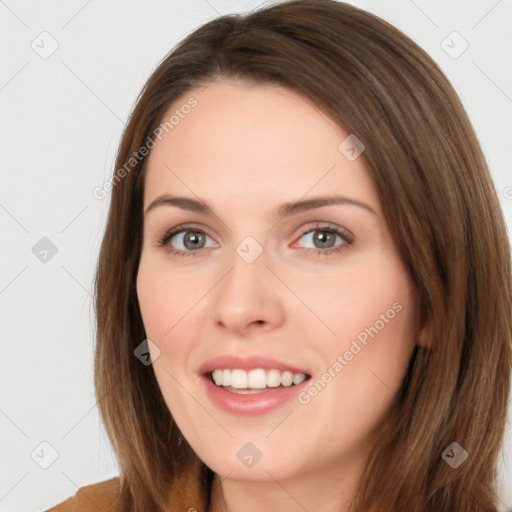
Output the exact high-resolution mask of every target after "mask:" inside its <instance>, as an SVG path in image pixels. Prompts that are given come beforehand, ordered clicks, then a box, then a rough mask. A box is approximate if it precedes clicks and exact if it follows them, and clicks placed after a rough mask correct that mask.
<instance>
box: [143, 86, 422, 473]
mask: <svg viewBox="0 0 512 512" xmlns="http://www.w3.org/2000/svg"><path fill="white" fill-rule="evenodd" d="M192 96H193V97H194V98H195V99H196V100H197V105H195V107H194V108H186V109H185V108H184V109H181V106H182V105H185V104H186V103H187V100H188V99H190V98H191V97H192ZM176 109H179V110H180V112H181V113H182V115H180V116H179V122H178V123H176V124H174V126H173V128H172V130H168V133H165V132H164V135H163V137H162V139H161V141H156V142H157V145H156V147H154V149H153V150H152V152H151V153H150V155H149V157H148V158H149V161H148V162H147V164H148V167H147V175H146V181H145V195H144V212H145V220H144V243H143V249H142V255H141V260H140V267H139V271H138V276H137V293H138V298H139V302H140V308H141V312H142V317H143V321H144V326H145V330H146V334H147V337H148V339H149V340H151V343H150V344H149V345H150V350H151V354H152V356H153V369H154V372H155V375H156V378H157V380H158V384H159V386H160V389H161V391H162V394H163V397H164V399H165V401H166V404H167V406H168V407H169V410H170V412H171V414H172V416H173V417H174V419H175V421H176V423H177V424H178V426H179V428H180V429H181V431H182V432H183V435H184V436H185V438H186V439H187V441H188V442H189V443H190V445H191V446H192V448H193V449H194V450H195V452H196V453H197V454H198V456H199V457H200V458H201V459H202V460H203V461H204V462H205V463H206V464H207V465H208V466H209V467H210V468H211V469H213V470H214V471H215V472H216V473H218V474H221V475H228V474H229V478H231V479H235V480H237V479H239V480H242V479H243V480H259V481H263V480H269V481H270V480H271V479H272V478H275V479H277V480H278V481H281V480H284V479H286V478H291V477H293V476H295V475H298V474H299V473H300V474H307V473H308V472H316V473H315V474H319V471H320V470H324V471H325V470H326V469H330V470H331V469H333V468H337V469H338V468H340V469H341V468H342V467H343V466H346V467H349V468H352V469H354V468H355V467H356V466H354V464H357V465H361V464H363V460H364V457H366V456H367V455H368V451H369V450H371V443H372V440H373V439H374V436H375V433H376V432H375V429H376V428H377V423H378V421H379V419H380V418H381V417H382V415H383V414H384V412H385V411H386V410H387V409H388V407H389V406H390V404H391V401H392V400H393V397H394V395H395V394H396V392H397V390H398V389H399V387H400V385H401V383H402V380H403V377H404V375H405V372H406V369H407V365H408V362H409V359H410V356H411V353H412V350H413V348H414V344H415V342H416V341H415V340H414V339H413V326H414V319H415V305H414V295H413V288H412V283H411V281H410V279H409V276H408V274H407V273H406V270H405V268H404V266H403V263H402V261H401V259H400V257H399V254H398V252H397V249H396V247H395V245H394V243H393V241H392V239H391V236H390V233H389V231H388V228H387V226H386V224H385V221H384V218H383V213H382V209H381V205H380V203H379V200H378V197H377V194H376V190H375V188H374V185H373V183H372V180H371V179H370V176H369V173H368V172H367V170H366V168H365V163H364V152H363V153H362V155H361V156H359V157H357V155H358V153H359V151H360V150H361V149H362V148H361V146H360V145H354V141H353V139H352V137H350V138H349V139H347V140H345V139H346V138H347V136H349V134H348V133H346V132H345V131H344V130H342V129H341V128H340V127H338V126H337V125H336V124H335V123H334V122H333V121H332V120H331V119H329V118H328V117H327V116H326V115H325V114H324V113H323V112H322V111H320V110H319V109H318V108H316V107H315V106H313V105H312V104H311V103H310V102H309V101H308V100H307V99H305V98H304V97H302V96H300V95H297V94H296V93H294V92H291V91H289V90H288V89H285V88H281V87H278V86H275V85H272V86H261V85H258V86H249V85H245V84H240V83H238V82H233V81H226V80H219V81H216V82H213V83H211V84H210V85H209V86H208V87H207V88H206V89H204V90H203V89H199V88H198V89H195V90H193V91H191V92H190V93H187V94H185V95H184V96H183V97H182V98H181V99H180V100H179V101H177V102H176V103H175V105H173V107H172V109H170V110H169V114H168V115H166V116H165V119H166V120H167V119H168V118H169V117H170V115H171V114H172V113H173V112H174V111H175V110H176ZM183 112H188V113H187V114H184V113H183ZM176 119H178V118H176ZM363 142H364V141H363ZM340 144H341V145H340ZM351 148H352V149H351ZM162 196H168V197H167V199H169V198H170V197H171V196H172V197H173V198H183V199H179V200H178V199H174V202H171V201H170V200H168V201H167V202H166V201H165V200H162ZM157 198H160V201H159V202H158V203H155V202H154V201H155V200H156V199H157ZM320 198H322V200H320ZM335 198H344V199H339V201H337V202H334V199H335ZM327 199H329V200H330V201H332V202H331V203H330V204H328V203H327ZM199 203H200V204H203V205H207V206H208V208H206V207H204V206H203V207H201V208H199V207H198V206H197V205H198V204H199ZM151 205H153V207H151V208H150V206H151ZM179 225H182V226H181V227H180V228H179V229H178V230H177V232H176V233H175V234H174V235H172V236H171V237H167V241H166V242H165V244H164V245H162V246H159V245H158V242H159V241H160V240H161V239H163V238H165V235H166V233H167V232H168V231H169V230H170V229H171V228H174V227H176V226H179ZM175 251H176V252H175ZM141 342H142V340H141ZM215 358H222V359H218V360H217V361H215V360H214V359H215ZM213 370H216V371H215V372H214V374H215V378H216V379H220V378H221V377H222V378H226V379H230V380H229V381H227V380H226V381H220V380H218V382H219V383H221V384H222V382H223V383H224V384H229V383H230V384H232V385H231V386H230V387H227V386H224V387H223V386H221V387H219V386H217V385H216V384H214V383H213V381H212V377H211V371H213ZM228 370H229V371H228ZM251 370H252V371H251ZM290 372H291V373H290ZM304 376H305V380H303V379H304ZM290 384H291V385H290ZM259 386H263V387H259ZM247 387H250V388H251V391H250V392H244V390H245V388H247ZM245 391H246V390H245ZM270 475H271V476H270Z"/></svg>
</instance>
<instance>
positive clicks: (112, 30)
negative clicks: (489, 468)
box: [0, 0, 512, 512]
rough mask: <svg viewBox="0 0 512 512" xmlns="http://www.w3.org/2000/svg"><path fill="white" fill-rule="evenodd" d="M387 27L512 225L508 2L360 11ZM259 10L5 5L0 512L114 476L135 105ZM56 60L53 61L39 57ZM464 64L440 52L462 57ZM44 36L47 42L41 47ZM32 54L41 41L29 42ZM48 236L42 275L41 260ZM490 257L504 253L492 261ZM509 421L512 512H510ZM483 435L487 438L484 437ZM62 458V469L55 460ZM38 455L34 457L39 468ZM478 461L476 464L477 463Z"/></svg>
mask: <svg viewBox="0 0 512 512" xmlns="http://www.w3.org/2000/svg"><path fill="white" fill-rule="evenodd" d="M350 3H353V4H354V5H357V6H359V7H363V8H365V9H367V10H369V11H371V12H374V13H375V14H377V15H379V16H381V17H382V18H384V19H386V20H388V21H390V22H391V23H392V24H393V25H395V26H396V27H397V28H399V29H400V30H402V31H403V32H405V33H406V34H407V35H408V36H410V37H411V38H412V39H413V40H415V41H416V42H417V43H418V44H419V45H420V46H422V47H423V48H424V49H425V50H426V51H427V52H428V53H429V54H430V55H431V56H432V57H433V59H434V60H435V61H436V62H437V63H438V64H439V65H440V67H441V68H442V69H443V71H444V72H445V73H446V74H447V76H448V78H449V79H450V80H451V82H452V83H453V85H454V86H455V88H456V90H457V91H458V93H459V94H460V96H461V99H462V101H463V103H464V105H465V107H466V109H467V111H468V113H469V115H470V118H471V120H472V122H473V123H474V126H475V129H476V131H477V134H478V136H479V139H480V141H481V144H482V147H483V149H484V152H485V154H486V157H487V159H488V162H489V165H490V167H491V171H492V174H493V177H494V180H495V183H496V187H497V190H498V192H499V194H500V199H501V202H502V205H503V209H504V211H505V214H506V217H507V224H508V226H510V225H511V222H512V189H511V188H507V187H511V186H512V173H511V161H512V154H511V152H510V146H511V141H512V69H511V64H510V63H511V62H512V55H511V54H512V30H511V27H512V2H511V1H510V0H501V1H497V0H478V1H476V0H472V1H467V0H466V1H464V0H456V1H451V2H446V1H445V0H435V1H427V0H415V1H414V2H413V1H412V0H392V1H385V2H383V1H378V0H366V1H365V0H360V1H352V2H350ZM258 5H261V0H259V1H238V2H236V1H228V0H193V1H186V2H185V1H180V2H177V1H172V2H171V1H164V0H154V1H152V2H142V1H136V0H130V1H123V2H122V1H120V0H117V1H116V0H106V1H103V2H100V1H98V0H89V1H86V0H73V1H67V2H64V1H61V2H58V1H55V0H54V1H46V2H37V1H22V0H21V1H15V0H6V1H1V0H0V40H1V44H0V52H1V54H0V56H1V60H2V65H1V67H0V108H1V109H2V115H1V116H0V129H1V132H0V137H1V138H0V140H1V141H2V151H1V152H0V162H1V164H0V169H1V172H2V186H1V188H0V222H1V229H2V233H3V237H2V239H3V240H4V242H3V243H2V245H1V253H0V254H1V264H0V314H1V323H0V326H1V342H2V357H1V358H0V361H1V368H0V370H1V371H0V379H1V382H0V384H1V390H2V394H1V403H0V432H1V434H2V435H1V436H0V440H1V443H2V444H1V453H2V455H1V457H0V470H1V478H0V510H1V511H2V512H11V511H16V512H23V511H26V512H31V511H42V510H45V509H46V508H48V507H50V506H51V505H54V504H56V503H57V502H60V501H62V500H64V499H65V498H66V497H68V496H71V495H73V494H74V493H75V492H76V491H77V489H78V488H79V487H81V486H84V485H87V484H91V483H95V482H98V481H101V480H105V479H107V478H111V477H113V476H116V475H117V474H118V471H117V467H116V462H115V460H114V456H113V452H112V451H111V448H110V446H109V442H108V439H107V437H106V434H105V433H104V431H103V428H102V426H101V423H100V421H99V416H98V409H97V407H96V403H95V398H94V389H93V381H92V375H93V373H92V367H93V347H94V339H93V326H94V316H93V310H92V301H91V298H92V297H91V292H92V283H93V273H94V269H95V265H96V259H97V256H98V252H99V246H100V242H101V237H102V233H103V229H104V226H105V222H106V213H107V208H108V201H109V196H107V197H106V198H105V199H103V200H98V199H95V198H94V197H93V195H92V190H93V189H94V187H96V186H98V185H101V184H103V182H104V181H106V180H108V179H109V177H110V176H111V174H112V171H113V167H114V158H115V154H116V151H117V145H118V143H119V140H120V136H121V133H122V129H123V127H124V125H125V122H126V119H127V118H128V115H129V113H130V111H131V109H132V107H133V105H134V102H135V98H136V95H137V94H138V93H139V91H140V89H141V88H142V86H143V84H144V82H145V81H146V79H147V78H148V77H149V75H150V74H151V72H152V71H153V70H154V68H155V66H156V65H157V64H158V63H159V62H160V60H161V59H162V58H163V57H164V56H165V55H166V54H167V53H168V52H169V51H170V50H171V49H172V48H173V47H174V46H175V45H176V44H177V43H178V42H179V41H180V40H181V39H183V37H184V36H185V35H187V34H188V33H190V32H191V31H193V30H194V29H195V28H197V27H198V26H200V25H201V24H203V23H205V22H206V21H208V20H210V19H212V18H214V17H217V16H219V15H221V14H228V13H238V12H246V11H249V10H252V9H254V8H255V7H256V6H258ZM44 31H46V32H48V33H49V34H51V38H53V39H54V40H56V41H57V43H58V48H57V49H56V51H55V52H54V53H53V54H52V55H50V56H49V57H48V58H46V59H43V58H41V57H40V55H39V54H38V53H36V51H35V50H34V49H32V47H31V45H34V46H36V45H39V48H41V49H39V51H40V52H42V51H43V49H42V46H43V44H44V47H45V49H46V50H48V49H49V48H51V46H50V45H51V38H50V36H44V35H43V36H40V34H41V33H42V32H44ZM453 31H457V32H458V33H459V34H460V36H462V38H463V39H464V40H466V41H467V43H468V44H469V47H468V49H467V50H466V51H465V52H464V53H462V55H460V56H459V57H458V58H452V56H450V55H448V54H447V53H446V51H445V49H443V43H442V42H443V41H447V43H446V42H445V43H444V45H446V44H449V45H451V46H453V47H454V50H452V52H454V51H459V50H460V49H461V48H462V47H461V46H460V44H463V41H462V39H460V38H458V39H457V37H458V36H455V37H456V39H453V37H454V36H450V37H451V39H446V38H447V36H449V35H450V34H451V33H452V32H453ZM42 38H46V39H44V42H41V40H42ZM33 41H34V43H33ZM42 237H48V238H49V239H50V240H51V241H52V242H53V244H55V246H56V248H57V253H56V254H55V255H54V256H53V257H52V258H50V259H49V261H47V262H46V263H43V262H41V261H40V260H39V259H38V258H37V257H36V256H35V255H34V254H33V252H32V247H33V246H34V245H35V244H36V243H37V242H38V241H39V240H40V239H41V238H42ZM489 250H493V248H489ZM510 417H511V412H510V409H509V427H508V433H507V444H506V447H505V450H504V456H505V457H506V458H505V462H506V463H507V465H506V466H501V475H502V480H503V482H504V484H503V489H502V494H501V499H502V502H503V509H502V510H506V509H511V510H512V462H510V460H509V459H510V454H511V453H512V446H511V445H512V442H511V437H512V433H511V430H510V423H511V422H510ZM482 435H484V433H482ZM43 441H45V442H47V443H49V444H50V445H51V446H52V447H53V448H54V449H55V450H56V452H57V453H58V457H57V459H56V460H55V462H54V463H53V464H51V465H50V466H49V467H48V468H47V469H43V468H41V467H40V466H39V465H38V464H36V462H34V460H33V459H32V458H31V453H33V452H34V450H36V451H35V454H36V455H37V454H39V458H38V460H39V461H40V462H41V463H45V462H46V463H47V464H48V463H49V462H51V455H52V449H50V448H49V447H48V446H46V445H43V446H40V443H42V442H43ZM36 455H35V456H34V457H35V458H37V456H36ZM469 457H471V454H469Z"/></svg>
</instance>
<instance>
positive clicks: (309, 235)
mask: <svg viewBox="0 0 512 512" xmlns="http://www.w3.org/2000/svg"><path fill="white" fill-rule="evenodd" d="M207 238H209V239H210V240H211V237H210V236H208V234H207V233H205V231H204V230H203V229H202V228H201V227H200V226H198V225H183V224H180V225H179V226H175V227H173V228H171V229H169V230H168V231H166V232H165V233H164V234H163V236H162V237H160V238H159V239H158V240H157V241H156V244H155V245H156V246H157V247H163V246H169V250H170V252H171V253H172V254H173V255H176V256H195V255H196V254H198V252H199V251H200V250H201V249H205V248H208V247H212V245H210V246H206V245H205V241H206V239H207ZM302 238H305V239H307V240H308V241H309V242H310V243H313V244H314V245H316V246H317V247H316V248H315V247H313V248H309V249H308V248H306V252H312V253H314V254H316V255H318V256H320V255H328V254H331V253H335V252H340V251H342V250H344V249H346V247H347V246H349V245H351V244H352V243H353V240H354V239H353V236H352V234H351V233H350V232H349V231H348V230H346V229H344V228H341V227H338V226H331V225H327V226H326V225H321V224H315V225H313V226H309V229H305V230H303V231H302V236H301V237H300V239H302ZM336 239H339V240H340V241H341V243H339V244H338V245H335V243H336ZM294 246H296V244H294V245H293V246H292V247H294Z"/></svg>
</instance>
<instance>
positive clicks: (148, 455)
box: [95, 0, 512, 512]
mask: <svg viewBox="0 0 512 512" xmlns="http://www.w3.org/2000/svg"><path fill="white" fill-rule="evenodd" d="M218 78H229V79H237V80H242V81H245V82H246V83H255V84H260V83H261V84H266V83H272V84H278V85H281V86H285V87H288V88H290V89H292V90H294V91H296V92H299V93H300V94H302V95H303V96H304V97H307V98H309V99H310V100H312V101H313V102H314V104H316V105H317V106H318V108H319V109H320V110H321V111H323V112H324V113H325V114H326V116H327V117H330V118H331V119H332V120H333V121H334V122H335V123H337V124H339V125H340V126H342V127H343V128H344V129H345V130H346V131H347V132H348V133H350V134H355V135H356V136H357V137H358V138H359V139H360V140H361V141H363V143H364V144H365V151H364V153H363V158H364V159H365V161H366V164H367V167H368V169H369V172H370V173H371V177H372V179H373V182H374V184H375V186H376V189H377V192H378V195H379V199H380V201H381V204H382V207H383V211H384V214H385V218H386V221H387V223H388V226H389V229H390V230H391V234H392V236H393V238H394V241H395V243H396V245H397V247H398V249H399V251H400V254H401V256H402V258H403V261H404V262H405V264H406V268H407V270H408V272H409V273H410V276H411V278H412V280H413V282H414V285H415V288H416V292H417V296H418V304H419V311H418V318H419V320H420V321H421V325H425V326H428V332H429V339H430V340H431V347H430V348H425V347H420V346H416V348H415V351H414V353H413V356H412V358H411V361H410V364H409V368H408V371H407V375H406V377H405V379H404V382H403V385H402V389H401V392H400V393H399V394H398V396H397V397H396V399H395V401H394V403H393V407H392V408H391V409H390V410H389V413H388V414H387V416H386V417H385V418H383V421H382V428H381V430H380V431H379V434H378V439H376V447H375V449H374V451H373V452H372V455H371V458H370V460H369V461H368V463H367V465H366V468H365V471H364V474H363V475H362V479H361V481H360V485H359V487H358V493H357V496H356V500H355V501H354V510H376V509H377V508H379V509H380V510H393V511H402V510H403V511H414V512H422V511H425V512H427V511H428V512H454V511H496V510H497V507H496V503H497V501H498V497H497V495H496V492H497V491H496V488H497V481H496V480H497V460H498V456H499V454H500V451H501V447H502V446H501V444H502V441H503V435H504V429H505V424H506V414H507V413H506V407H507V399H508V393H509V387H510V377H511V348H512V345H511V344H512V342H511V340H512V327H511V304H512V298H511V272H510V253H509V243H508V239H507V234H506V229H505V223H504V219H503V216H502V212H501V209H500V204H499V201H498V198H497V194H496V192H495V189H494V186H493V183H492V180H491V176H490V174H489V170H488V167H487V164H486V161H485V158H484V156H483V154H482V151H481V149H480V146H479V143H478V140H477V138H476V135H475V133H474V131H473V128H472V126H471V124H470V121H469V120H468V117H467V115H466V113H465V111H464V109H463V107H462V105H461V102H460V100H459V98H458V96H457V94H456V92H455V91H454V89H453V88H452V86H451V85H450V83H449V82H448V80H447V79H446V77H445V76H444V75H443V73H442V72H441V71H440V70H439V68H438V67H437V66H436V64H435V62H433V60H432V59H431V58H430V57H429V56H428V55H427V54H426V52H425V51H423V50H422V49H421V48H419V47H418V46H417V45H416V44H415V43H414V42H413V41H411V40H410V39H409V38H408V37H406V36H405V35H404V34H402V33H401V32H400V31H398V30H397V29H395V28H394V27H393V26H391V25H390V24H388V23H387V22H385V21H383V20H381V19H380V18H378V17H376V16H374V15H372V14H370V13H368V12H365V11H363V10H360V9H358V8H355V7H352V6H350V5H347V4H344V3H340V2H337V1H334V0H293V1H288V2H283V3H280V4H277V5H273V6H270V7H267V8H264V9H260V10H257V11H254V12H252V13H249V14H246V15H228V16H222V17H219V18H217V19H214V20H212V21H210V22H207V23H205V24H204V25H203V26H201V27H200V28H198V29H197V30H195V31H194V32H193V33H191V34H190V35H188V36H187V37H186V38H185V39H184V40H183V41H182V42H181V43H180V44H178V45H177V46H176V47H175V48H174V49H173V50H172V51H171V53H169V54H168V55H167V56H166V57H165V59H163V61H162V62H161V63H160V64H159V65H158V67H157V68H156V70H155V71H154V72H153V74H152V75H151V76H150V78H149V79H148V81H147V83H146V84H145V86H144V88H143V90H142V92H141V94H140V95H139V97H138V100H137V103H136V106H135V107H134V110H133V112H132V115H131V118H130V120H129V122H128V124H127V126H126V128H125V131H124V134H123V137H122V140H121V144H120V148H119V152H118V155H117V160H116V171H115V173H114V177H113V181H112V186H111V187H110V188H111V189H112V196H111V203H110V210H109V215H108V221H107V225H106V230H105V233H104V238H103V243H102V245H101V250H100V255H99V261H98V267H97V274H96V281H95V308H96V314H97V346H96V355H95V386H96V394H97V399H98V401H99V408H100V413H101V417H102V420H103V422H104V425H105V427H106V431H107V433H108V435H109V437H110V440H111V442H112V445H113V448H114V451H115V453H116V455H117V458H118V461H119V467H120V494H119V499H118V501H117V505H116V506H117V510H119V511H123V512H127V511H142V510H148V511H149V510H164V509H165V505H166V503H167V501H166V499H167V498H168V492H169V486H170V484H171V483H172V482H173V481H174V480H175V479H176V478H177V475H178V474H179V473H180V471H181V470H182V469H183V468H184V467H185V466H186V465H187V464H188V463H189V462H190V461H191V460H192V459H193V458H194V457H196V455H195V454H194V452H193V451H192V449H191V447H190V446H189V445H188V443H187V442H186V441H185V442H182V441H180V432H179V429H178V427H177V426H176V424H175V422H174V421H173V418H172V417H171V415H170V412H169V410H168V408H167V406H166V404H165V402H164V400H163V397H162V394H161V392H160V390H159V387H158V384H157V382H156V378H155V376H154V373H153V371H152V367H151V366H145V365H143V364H141V362H140V361H139V360H138V359H137V358H136V357H135V356H134V350H135V348H136V347H137V346H138V345H139V344H140V343H141V342H142V341H143V340H144V339H145V338H146V335H145V331H144V327H143V323H142V318H141V313H140V310H139V305H138V300H137V294H136V288H135V282H136V276H137V269H138V262H139V258H140V254H141V247H142V232H143V231H142V230H143V215H142V204H143V192H144V163H145V162H146V161H147V158H137V159H136V162H135V161H132V162H131V163H130V167H126V162H128V161H130V158H131V157H132V156H133V155H134V154H137V155H140V153H139V152H140V149H141V148H142V147H143V146H144V145H146V144H148V141H149V140H150V139H151V137H153V138H154V135H153V134H154V132H155V130H156V129H157V128H158V126H159V124H160V123H161V122H162V121H163V116H164V114H165V113H166V112H167V111H168V109H169V108H170V107H171V106H172V105H173V104H174V103H175V102H176V100H177V99H179V98H180V97H186V93H187V92H189V91H191V90H192V89H194V88H196V87H198V86H201V85H205V84H207V83H208V82H211V81H212V80H214V79H218ZM340 142H341V141H340ZM132 164H133V165H132ZM122 168H124V172H121V169H122ZM419 326H420V325H418V327H419ZM453 442H456V443H458V445H460V446H461V447H462V448H463V449H464V450H465V451H466V452H467V453H468V459H467V460H466V461H465V462H463V463H462V464H460V465H459V466H458V467H457V468H454V467H452V466H451V465H450V464H448V463H447V462H446V457H443V456H442V455H443V453H444V452H445V450H446V449H447V448H449V447H450V445H451V444H452V443H453ZM452 455H453V454H452ZM204 475H205V481H204V484H205V486H206V485H208V484H209V483H210V482H211V477H212V472H211V470H210V469H209V468H206V467H205V468H204Z"/></svg>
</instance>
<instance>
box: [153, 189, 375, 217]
mask: <svg viewBox="0 0 512 512" xmlns="http://www.w3.org/2000/svg"><path fill="white" fill-rule="evenodd" d="M339 204H348V205H352V206H358V207H360V208H363V209H365V210H367V211H368V212H370V213H371V214H372V215H374V216H375V217H377V216H378V215H377V213H376V212H375V210H374V209H373V208H372V207H371V206H369V205H367V204H366V203H364V202H362V201H359V200H358V199H353V198H350V197H345V196H321V197H315V198H312V199H304V200H301V201H293V202H289V203H283V204H282V205H280V206H279V208H278V210H277V213H278V215H279V217H289V216H291V215H296V214H298V213H302V212H305V211H308V210H314V209H316V208H321V207H322V206H330V205H339ZM164 205H166V206H175V207H177V208H181V209H183V210H188V211H191V212H197V213H202V214H204V215H211V216H216V215H215V213H214V211H213V209H212V208H211V207H210V206H208V204H207V203H205V202H203V201H198V200H196V199H193V198H191V197H178V196H172V195H169V194H162V195H160V196H158V197H157V198H156V199H154V200H153V201H152V202H151V204H150V205H149V206H148V207H147V209H146V212H145V215H147V214H148V212H150V211H151V210H153V209H155V208H157V207H159V206H164Z"/></svg>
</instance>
